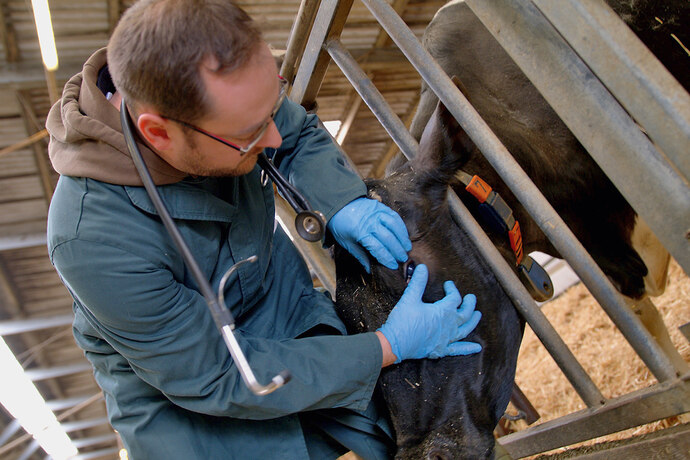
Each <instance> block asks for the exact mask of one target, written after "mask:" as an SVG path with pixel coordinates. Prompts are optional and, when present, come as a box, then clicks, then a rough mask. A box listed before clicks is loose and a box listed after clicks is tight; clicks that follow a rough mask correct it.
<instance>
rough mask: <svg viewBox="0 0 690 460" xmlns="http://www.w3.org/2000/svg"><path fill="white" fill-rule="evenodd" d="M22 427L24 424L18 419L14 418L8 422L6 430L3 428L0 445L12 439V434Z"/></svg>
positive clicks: (0, 434)
mask: <svg viewBox="0 0 690 460" xmlns="http://www.w3.org/2000/svg"><path fill="white" fill-rule="evenodd" d="M21 429H22V425H21V424H20V423H19V421H18V420H16V419H14V420H12V421H11V422H10V423H8V424H7V426H6V427H5V429H4V430H2V433H0V446H4V445H5V443H6V442H7V441H9V440H10V438H11V437H12V436H14V435H15V433H16V432H17V431H19V430H21Z"/></svg>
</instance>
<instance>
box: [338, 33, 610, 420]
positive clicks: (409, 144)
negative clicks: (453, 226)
mask: <svg viewBox="0 0 690 460" xmlns="http://www.w3.org/2000/svg"><path fill="white" fill-rule="evenodd" d="M326 49H327V50H328V52H329V54H330V55H331V57H332V58H333V61H334V62H335V63H336V64H337V65H338V67H340V69H341V70H342V71H343V73H344V74H345V76H346V77H347V79H348V80H349V81H350V83H352V85H353V86H354V88H355V90H356V91H357V92H358V93H359V94H360V95H361V96H362V99H364V101H365V102H366V104H367V105H368V106H369V108H370V109H371V111H372V112H373V113H374V115H376V118H377V119H378V120H379V121H380V122H381V124H382V125H383V126H384V128H385V129H386V131H387V132H388V133H389V134H390V135H391V137H392V138H393V140H394V142H395V143H396V144H397V145H398V146H399V147H400V150H401V151H402V152H403V153H404V154H405V156H406V157H407V158H408V159H412V158H413V157H414V156H415V155H416V154H417V151H418V149H419V145H418V144H417V141H416V140H415V139H414V138H413V137H412V135H411V134H410V132H409V131H408V130H407V128H406V127H405V125H404V124H403V122H402V121H401V120H400V118H398V116H397V115H396V114H395V113H394V112H393V110H392V109H391V108H390V106H389V105H388V103H387V102H386V100H385V99H384V98H383V96H382V95H381V93H379V91H378V90H377V89H376V87H374V85H373V83H372V82H371V81H370V80H369V78H368V77H367V76H366V74H365V73H364V71H363V70H362V69H361V68H360V67H359V65H358V64H357V62H356V61H355V59H354V58H353V57H352V56H351V55H350V54H349V53H348V52H347V51H346V50H345V49H344V48H343V46H342V44H341V43H340V42H339V41H338V40H335V39H332V40H329V41H328V42H327V43H326ZM448 195H449V200H450V201H449V203H450V206H451V213H452V216H453V219H454V220H455V221H456V222H458V224H459V225H460V226H461V227H463V228H465V229H466V230H467V232H468V233H469V234H470V238H471V239H472V241H473V242H474V244H475V246H476V247H477V249H478V250H479V251H480V252H481V254H482V255H483V256H484V258H485V259H486V261H487V263H489V265H490V266H491V268H492V270H493V271H494V273H495V274H496V275H497V277H498V279H499V282H500V283H501V285H502V286H503V288H504V289H505V291H506V293H507V294H508V295H509V297H510V298H511V300H513V302H514V303H515V305H516V307H517V309H518V311H520V313H521V314H522V315H523V317H524V318H525V319H526V320H527V321H528V322H529V323H530V326H531V327H532V329H533V330H534V331H535V334H537V336H538V337H539V339H540V340H541V341H542V343H543V344H544V346H545V347H546V349H547V350H548V351H549V353H550V354H551V355H552V356H553V358H554V360H555V361H556V363H557V364H558V366H559V367H560V368H561V370H562V371H563V373H564V374H565V376H566V378H568V380H569V381H570V383H571V384H572V385H573V388H575V391H577V394H578V395H579V396H580V397H581V398H582V400H583V401H584V402H585V404H587V406H588V407H593V406H598V405H601V404H603V402H604V400H605V398H604V396H603V395H602V394H601V392H600V391H599V389H598V388H597V387H596V385H595V384H594V382H592V379H591V378H590V377H589V375H587V373H586V372H585V370H584V369H583V368H582V366H581V365H580V363H579V362H578V361H577V359H576V358H575V356H574V355H573V354H572V352H571V351H570V350H569V349H568V347H567V345H566V344H565V343H564V342H563V340H562V339H561V337H560V336H559V335H558V333H557V332H556V330H555V329H554V328H553V326H551V324H550V323H549V321H548V320H547V319H546V317H545V316H544V314H543V313H542V312H541V310H540V309H539V308H538V307H537V305H536V303H535V302H534V300H533V299H532V297H531V296H530V295H529V293H528V292H527V290H526V289H525V287H524V286H523V285H522V283H520V281H519V280H518V278H517V275H516V274H515V272H514V271H513V269H512V268H510V266H509V265H508V263H507V262H506V261H505V259H504V258H503V257H502V256H501V255H500V253H499V252H498V250H497V249H496V248H495V247H494V245H493V244H492V243H491V241H490V240H489V238H488V237H487V236H486V234H485V233H484V231H483V230H482V229H481V227H480V226H479V224H478V223H477V221H476V220H475V219H474V218H473V217H472V215H471V214H470V213H469V211H468V210H467V208H466V207H465V205H464V204H463V203H462V201H460V199H459V198H458V197H457V195H456V194H455V192H453V191H452V190H450V189H449V193H448Z"/></svg>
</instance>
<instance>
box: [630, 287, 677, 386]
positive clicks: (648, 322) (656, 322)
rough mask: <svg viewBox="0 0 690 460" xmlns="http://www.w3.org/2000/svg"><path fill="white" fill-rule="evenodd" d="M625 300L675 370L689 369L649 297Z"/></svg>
mask: <svg viewBox="0 0 690 460" xmlns="http://www.w3.org/2000/svg"><path fill="white" fill-rule="evenodd" d="M626 301H628V305H630V307H631V308H632V310H633V311H634V312H635V314H636V315H638V317H639V318H640V320H641V321H642V324H644V326H645V327H646V328H647V330H648V331H649V333H650V334H652V337H654V340H656V342H657V343H658V344H659V346H661V349H662V350H664V352H665V353H666V355H667V356H668V357H669V359H670V360H671V363H672V364H673V367H674V368H675V369H676V372H678V373H679V374H680V375H683V374H685V373H686V372H688V371H690V366H688V363H686V362H685V360H684V359H683V357H682V356H681V355H680V353H678V350H676V347H675V346H674V345H673V342H672V341H671V337H670V336H669V335H668V329H666V325H665V324H664V320H663V318H662V317H661V314H660V313H659V310H657V308H656V306H654V304H653V303H652V301H651V299H650V298H649V297H645V298H644V299H642V300H637V301H635V300H633V299H629V298H626Z"/></svg>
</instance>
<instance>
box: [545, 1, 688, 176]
mask: <svg viewBox="0 0 690 460" xmlns="http://www.w3.org/2000/svg"><path fill="white" fill-rule="evenodd" d="M533 3H534V4H535V5H536V6H537V8H539V10H540V11H541V12H542V13H543V14H544V16H545V17H546V18H547V19H548V20H549V21H550V22H551V24H553V25H554V27H555V28H556V29H557V30H558V32H559V33H560V34H561V35H562V36H563V38H565V40H566V41H567V42H568V43H569V44H570V46H572V47H573V49H574V50H575V51H576V52H577V54H578V55H579V56H580V57H581V58H582V60H583V61H585V62H586V63H587V66H588V67H589V68H590V69H592V71H593V72H594V73H595V74H596V75H597V77H599V79H600V80H601V81H602V83H604V84H605V85H606V87H607V88H608V89H609V91H611V93H612V94H613V95H614V96H615V97H616V99H617V100H618V102H620V103H621V104H622V105H623V107H625V109H626V110H627V111H628V112H629V113H630V114H631V115H632V117H633V118H634V119H635V120H636V121H637V122H638V123H640V125H642V127H643V128H644V129H645V132H646V133H647V134H648V135H649V137H650V138H651V139H652V140H653V141H654V143H655V144H656V145H658V146H659V147H660V148H661V150H662V151H663V152H664V154H665V155H666V156H667V157H668V159H669V160H671V162H672V163H673V164H674V166H675V167H676V168H677V169H678V170H679V171H680V173H681V175H682V176H684V177H685V179H686V180H687V179H689V178H690V155H688V150H689V149H690V95H688V93H687V92H686V91H685V89H684V88H683V87H682V86H681V85H680V83H678V81H676V79H675V78H674V77H673V76H672V75H671V73H670V72H669V71H668V70H666V67H664V66H663V64H661V62H659V60H658V59H657V58H656V57H655V56H654V55H653V54H652V53H651V51H649V49H647V47H646V46H645V45H644V43H642V42H641V41H640V39H639V38H637V36H636V35H635V34H634V33H633V32H632V30H630V28H629V27H628V26H626V25H625V23H624V22H623V21H622V20H621V19H620V18H619V17H618V15H617V14H616V13H615V12H614V11H613V10H612V9H611V8H610V7H609V6H608V5H606V3H604V2H603V1H602V0H589V1H586V2H583V1H578V0H564V1H560V2H553V1H549V0H546V1H544V0H533ZM623 75H624V76H625V78H621V76H623Z"/></svg>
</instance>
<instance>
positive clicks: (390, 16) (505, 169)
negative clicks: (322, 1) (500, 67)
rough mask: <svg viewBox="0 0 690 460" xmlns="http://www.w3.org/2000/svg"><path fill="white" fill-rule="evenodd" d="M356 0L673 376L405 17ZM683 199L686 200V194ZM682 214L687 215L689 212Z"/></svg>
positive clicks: (654, 363) (646, 356) (628, 331)
mask: <svg viewBox="0 0 690 460" xmlns="http://www.w3.org/2000/svg"><path fill="white" fill-rule="evenodd" d="M362 2H363V3H364V4H365V5H366V6H367V7H368V8H369V10H370V11H371V12H372V13H373V14H374V16H375V17H376V19H377V20H378V21H379V22H380V23H381V24H382V26H383V27H384V28H385V29H386V31H387V32H388V34H389V35H390V36H391V38H392V39H393V40H394V41H395V42H396V44H397V45H398V47H399V48H400V49H401V50H402V51H403V53H404V54H405V55H406V56H407V57H408V58H409V59H410V62H411V63H412V65H413V66H414V67H415V68H416V69H417V71H418V72H419V73H420V75H421V76H422V78H424V80H425V81H426V82H427V83H428V84H429V86H430V87H431V88H432V89H433V90H434V92H435V93H436V94H437V95H438V97H439V99H440V100H441V101H442V102H443V103H444V104H445V106H446V107H447V108H448V110H449V111H450V112H451V113H452V114H453V116H454V117H455V118H456V119H457V120H458V122H459V123H460V125H461V126H462V127H463V129H464V130H465V131H466V132H467V134H468V135H469V136H470V138H471V139H472V141H473V142H474V143H475V144H476V145H477V147H479V149H480V150H481V151H482V153H483V154H484V155H485V156H486V158H487V159H488V160H489V162H490V163H491V165H492V166H493V167H494V169H495V170H496V172H497V173H498V174H499V175H500V176H501V177H502V178H503V180H504V181H505V183H506V184H507V185H508V186H509V187H510V189H511V190H512V191H513V193H515V195H516V196H517V198H518V199H519V200H520V202H521V203H522V204H523V205H524V206H525V208H526V209H527V210H528V212H529V213H530V215H531V216H532V217H533V218H534V220H535V222H536V223H537V224H538V225H539V227H540V228H541V229H542V231H543V232H544V234H546V236H547V237H548V238H549V240H551V242H552V243H553V245H554V246H555V247H556V249H557V250H558V251H559V252H560V253H561V254H563V255H564V256H566V258H567V260H568V262H569V263H570V265H571V266H572V268H573V269H574V270H575V272H576V273H577V274H578V276H579V277H580V278H581V279H582V280H583V281H584V283H585V284H586V285H587V287H588V288H589V290H590V292H591V293H592V294H593V295H594V297H595V298H596V299H597V300H598V301H599V303H600V304H601V305H602V307H603V308H604V310H605V311H606V312H607V314H608V315H609V317H611V319H612V320H613V321H614V322H615V323H616V325H617V326H618V327H619V329H620V330H621V332H623V335H624V336H625V337H626V339H627V340H628V341H629V342H630V344H631V345H632V346H633V348H634V349H635V351H636V352H637V353H638V355H640V357H641V358H642V360H643V361H644V363H645V364H646V365H647V366H648V367H649V369H650V370H651V371H652V373H653V374H654V375H655V376H656V377H657V379H659V380H669V379H673V378H675V377H676V371H675V369H674V368H673V365H672V363H671V361H670V360H669V358H668V357H667V356H666V355H665V354H664V353H663V351H662V350H661V348H660V347H659V345H658V344H657V343H656V342H655V341H654V338H653V337H652V336H651V334H650V333H649V332H648V331H647V330H646V329H645V328H644V326H643V325H642V323H641V322H640V320H639V319H638V318H636V317H635V315H634V314H633V313H632V312H631V311H630V309H629V308H628V307H627V305H626V304H625V301H624V300H623V297H622V296H621V294H620V293H619V292H618V291H616V289H615V288H614V287H613V286H612V285H611V283H610V282H609V281H608V279H606V276H605V275H604V273H603V272H602V271H601V269H600V268H599V267H598V266H597V265H596V263H595V262H594V260H593V259H592V257H591V256H590V255H589V254H588V253H587V252H586V251H585V249H584V247H583V246H582V244H580V242H579V241H578V240H577V238H575V235H573V233H572V232H571V231H570V229H569V228H568V227H567V226H566V225H565V223H564V222H563V220H562V219H561V218H560V216H559V215H558V213H556V211H555V210H554V209H553V207H552V206H551V205H550V204H549V203H548V201H547V200H546V199H545V198H544V196H543V195H542V194H541V192H539V190H538V189H537V188H536V186H535V185H534V184H533V183H532V181H531V180H530V179H529V177H528V176H527V174H525V172H524V171H523V170H522V168H520V166H519V165H518V163H517V162H516V161H515V159H514V158H513V157H512V156H511V155H510V153H509V152H508V151H507V150H506V148H505V147H504V146H503V144H501V142H500V140H499V139H498V138H497V137H496V135H495V134H493V132H492V131H491V129H490V128H489V127H488V125H487V124H486V123H485V122H484V120H482V118H481V117H480V116H479V114H478V113H477V111H476V110H475V109H474V108H473V107H472V106H471V105H470V103H469V102H468V101H467V99H466V98H465V96H464V95H463V94H462V93H461V92H460V91H459V90H458V88H457V87H456V86H455V85H454V84H453V82H452V81H451V80H450V78H449V77H448V76H447V75H446V74H445V73H444V72H443V70H442V69H441V67H440V66H439V65H438V63H436V61H435V60H434V59H433V58H432V57H431V55H429V53H428V52H427V51H426V50H424V48H423V47H422V45H421V43H419V40H417V38H416V37H415V36H414V34H413V33H412V32H411V31H410V30H409V28H407V27H406V25H405V23H404V22H403V21H402V20H401V19H400V17H399V16H397V14H395V12H393V11H391V9H390V6H389V5H388V4H386V3H385V2H384V1H381V0H362ZM497 2H498V0H497V1H494V2H483V3H482V5H486V4H488V3H491V4H492V5H495V4H496V3H497ZM510 27H511V26H510V24H508V25H505V27H504V28H505V29H509V28H510ZM559 78H560V76H559ZM688 202H689V203H690V200H688ZM688 215H689V216H690V213H688Z"/></svg>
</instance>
